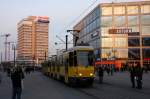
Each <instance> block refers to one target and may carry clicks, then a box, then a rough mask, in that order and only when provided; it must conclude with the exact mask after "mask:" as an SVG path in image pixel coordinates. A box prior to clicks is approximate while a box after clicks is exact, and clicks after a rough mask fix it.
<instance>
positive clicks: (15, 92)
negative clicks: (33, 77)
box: [11, 66, 24, 99]
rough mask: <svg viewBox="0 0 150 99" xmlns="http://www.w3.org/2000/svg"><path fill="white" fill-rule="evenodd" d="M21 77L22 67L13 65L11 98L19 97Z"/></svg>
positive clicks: (18, 98)
mask: <svg viewBox="0 0 150 99" xmlns="http://www.w3.org/2000/svg"><path fill="white" fill-rule="evenodd" d="M23 78H24V73H23V71H22V68H21V67H19V66H17V67H15V68H14V69H13V71H12V73H11V80H12V99H21V93H22V79H23Z"/></svg>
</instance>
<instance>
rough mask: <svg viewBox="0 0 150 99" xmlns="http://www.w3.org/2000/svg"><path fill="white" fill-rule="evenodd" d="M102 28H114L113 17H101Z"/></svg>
mask: <svg viewBox="0 0 150 99" xmlns="http://www.w3.org/2000/svg"><path fill="white" fill-rule="evenodd" d="M101 26H102V27H108V26H112V17H101Z"/></svg>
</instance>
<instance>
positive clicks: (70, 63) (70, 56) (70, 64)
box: [69, 52, 73, 66]
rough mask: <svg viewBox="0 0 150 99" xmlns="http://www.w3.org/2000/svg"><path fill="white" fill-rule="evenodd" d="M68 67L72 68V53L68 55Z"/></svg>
mask: <svg viewBox="0 0 150 99" xmlns="http://www.w3.org/2000/svg"><path fill="white" fill-rule="evenodd" d="M69 66H73V52H70V53H69Z"/></svg>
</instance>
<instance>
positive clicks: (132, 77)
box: [129, 64, 135, 88]
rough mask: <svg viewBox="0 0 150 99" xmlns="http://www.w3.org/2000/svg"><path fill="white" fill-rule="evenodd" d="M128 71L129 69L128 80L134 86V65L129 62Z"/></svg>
mask: <svg viewBox="0 0 150 99" xmlns="http://www.w3.org/2000/svg"><path fill="white" fill-rule="evenodd" d="M129 71H130V80H131V83H132V88H135V67H134V65H133V64H129Z"/></svg>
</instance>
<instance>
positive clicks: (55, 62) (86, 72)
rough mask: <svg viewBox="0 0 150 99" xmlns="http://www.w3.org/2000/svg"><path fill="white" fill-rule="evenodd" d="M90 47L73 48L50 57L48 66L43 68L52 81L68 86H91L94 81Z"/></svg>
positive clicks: (92, 55)
mask: <svg viewBox="0 0 150 99" xmlns="http://www.w3.org/2000/svg"><path fill="white" fill-rule="evenodd" d="M93 50H94V49H93V47H91V46H75V47H73V48H71V49H69V50H68V51H64V52H61V53H58V54H57V55H54V56H52V58H51V60H49V61H48V63H47V64H48V65H49V66H43V72H44V73H45V72H47V73H46V74H47V75H50V76H51V77H52V78H54V79H58V80H61V81H64V82H65V83H66V84H69V85H72V84H74V85H77V84H80V83H82V84H86V85H92V84H93V81H94V54H93Z"/></svg>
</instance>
